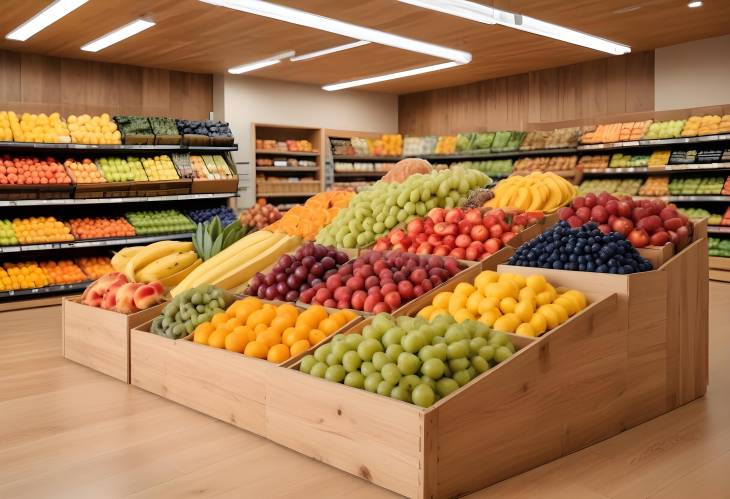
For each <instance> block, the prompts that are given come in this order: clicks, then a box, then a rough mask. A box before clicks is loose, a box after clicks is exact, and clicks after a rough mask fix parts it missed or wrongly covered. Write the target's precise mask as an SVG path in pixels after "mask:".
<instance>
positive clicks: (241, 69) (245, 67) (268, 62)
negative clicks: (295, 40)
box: [228, 50, 295, 75]
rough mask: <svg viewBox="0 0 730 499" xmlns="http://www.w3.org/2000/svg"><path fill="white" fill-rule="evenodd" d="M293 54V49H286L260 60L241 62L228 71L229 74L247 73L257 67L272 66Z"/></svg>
mask: <svg viewBox="0 0 730 499" xmlns="http://www.w3.org/2000/svg"><path fill="white" fill-rule="evenodd" d="M294 54H295V52H294V51H293V50H288V51H286V52H282V53H280V54H276V55H272V56H271V57H268V58H266V59H263V60H261V61H256V62H249V63H248V64H242V65H240V66H236V67H234V68H229V69H228V72H229V73H231V74H234V75H240V74H241V73H248V72H250V71H255V70H257V69H261V68H265V67H268V66H273V65H274V64H278V63H280V62H281V61H282V59H286V58H289V57H293V56H294Z"/></svg>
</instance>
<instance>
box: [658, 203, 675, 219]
mask: <svg viewBox="0 0 730 499" xmlns="http://www.w3.org/2000/svg"><path fill="white" fill-rule="evenodd" d="M678 216H679V214H678V212H677V207H676V206H674V205H669V206H665V207H664V208H662V211H660V212H659V217H660V218H661V219H662V220H664V221H666V220H669V219H670V218H675V217H678Z"/></svg>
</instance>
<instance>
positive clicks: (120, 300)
mask: <svg viewBox="0 0 730 499" xmlns="http://www.w3.org/2000/svg"><path fill="white" fill-rule="evenodd" d="M164 294H165V288H164V287H163V286H162V283H160V282H159V281H153V282H151V283H149V284H142V283H139V282H129V280H128V279H127V276H125V275H124V274H122V273H121V272H112V273H109V274H106V275H104V276H102V277H100V278H99V279H97V280H96V281H94V282H93V283H91V284H90V285H89V287H87V288H86V290H85V291H84V294H83V295H82V296H81V301H82V303H84V304H86V305H89V306H90V307H101V308H103V309H106V310H114V311H116V312H119V313H122V314H132V313H134V312H139V311H140V310H144V309H147V308H150V307H152V306H153V305H157V304H158V303H160V302H161V301H162V300H163V299H164Z"/></svg>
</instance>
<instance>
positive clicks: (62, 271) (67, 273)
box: [40, 260, 89, 285]
mask: <svg viewBox="0 0 730 499" xmlns="http://www.w3.org/2000/svg"><path fill="white" fill-rule="evenodd" d="M40 267H41V269H43V271H44V272H45V273H46V276H47V277H48V282H49V284H54V285H56V284H72V283H74V282H82V281H88V280H89V278H88V277H86V274H84V273H83V271H82V270H81V269H80V268H79V267H78V265H76V264H75V263H74V262H72V261H71V260H60V261H58V262H42V263H41V264H40Z"/></svg>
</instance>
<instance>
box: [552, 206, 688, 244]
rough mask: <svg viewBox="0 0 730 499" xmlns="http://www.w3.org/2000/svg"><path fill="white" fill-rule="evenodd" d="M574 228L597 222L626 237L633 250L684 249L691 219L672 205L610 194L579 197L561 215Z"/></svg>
mask: <svg viewBox="0 0 730 499" xmlns="http://www.w3.org/2000/svg"><path fill="white" fill-rule="evenodd" d="M558 215H559V216H560V218H561V220H567V222H568V223H569V224H570V226H571V227H580V226H581V225H583V224H584V223H586V222H596V223H597V224H599V225H598V228H599V229H601V231H602V232H604V233H605V234H608V233H609V232H619V233H621V234H623V235H624V236H625V237H626V238H627V239H628V240H629V242H630V243H631V245H632V246H633V247H634V248H643V247H645V246H649V245H652V246H664V245H665V244H666V243H668V242H672V243H673V244H674V246H675V247H676V248H677V250H681V249H682V248H684V247H685V246H687V244H688V243H689V241H690V237H691V235H692V234H691V228H692V226H691V225H690V222H689V218H687V216H686V215H685V214H683V213H681V212H679V211H678V210H677V207H676V206H675V205H673V204H667V203H665V202H664V201H662V200H660V199H654V200H652V199H641V200H636V199H633V198H632V197H631V196H622V197H620V198H617V197H615V196H612V195H611V194H609V193H607V192H602V193H600V194H599V195H596V194H594V193H589V194H586V195H585V196H578V197H576V198H575V199H573V202H572V204H571V205H570V206H566V207H564V208H561V209H560V211H559V212H558Z"/></svg>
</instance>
